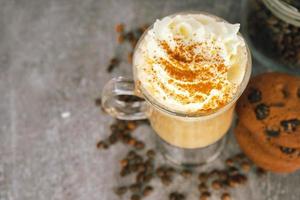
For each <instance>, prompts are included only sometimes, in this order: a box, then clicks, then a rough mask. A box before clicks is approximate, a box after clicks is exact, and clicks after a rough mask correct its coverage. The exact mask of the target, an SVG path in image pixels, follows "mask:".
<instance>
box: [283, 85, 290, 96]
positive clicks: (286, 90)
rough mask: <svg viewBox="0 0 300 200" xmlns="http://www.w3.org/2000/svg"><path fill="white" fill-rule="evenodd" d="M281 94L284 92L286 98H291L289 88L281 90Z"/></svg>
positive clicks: (285, 87)
mask: <svg viewBox="0 0 300 200" xmlns="http://www.w3.org/2000/svg"><path fill="white" fill-rule="evenodd" d="M281 92H282V94H283V97H284V98H288V97H289V96H290V93H289V91H288V88H287V86H284V87H283V88H282V89H281Z"/></svg>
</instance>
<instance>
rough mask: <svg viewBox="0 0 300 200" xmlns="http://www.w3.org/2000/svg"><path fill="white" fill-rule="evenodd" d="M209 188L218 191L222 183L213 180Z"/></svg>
mask: <svg viewBox="0 0 300 200" xmlns="http://www.w3.org/2000/svg"><path fill="white" fill-rule="evenodd" d="M211 186H212V188H213V189H215V190H219V189H221V188H222V183H221V182H220V181H218V180H214V181H213V182H212V183H211Z"/></svg>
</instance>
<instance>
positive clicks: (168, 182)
mask: <svg viewBox="0 0 300 200" xmlns="http://www.w3.org/2000/svg"><path fill="white" fill-rule="evenodd" d="M161 182H162V184H163V185H165V186H169V185H171V183H172V178H171V177H170V176H167V175H164V176H162V177H161Z"/></svg>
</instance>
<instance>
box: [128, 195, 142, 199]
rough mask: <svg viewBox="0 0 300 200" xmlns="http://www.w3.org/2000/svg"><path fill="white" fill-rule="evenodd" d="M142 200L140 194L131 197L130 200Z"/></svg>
mask: <svg viewBox="0 0 300 200" xmlns="http://www.w3.org/2000/svg"><path fill="white" fill-rule="evenodd" d="M140 199H141V196H140V195H138V194H133V195H131V198H130V200H140Z"/></svg>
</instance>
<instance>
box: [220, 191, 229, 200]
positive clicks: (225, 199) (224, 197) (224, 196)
mask: <svg viewBox="0 0 300 200" xmlns="http://www.w3.org/2000/svg"><path fill="white" fill-rule="evenodd" d="M221 200H231V196H230V194H229V193H227V192H225V193H223V194H222V196H221Z"/></svg>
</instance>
